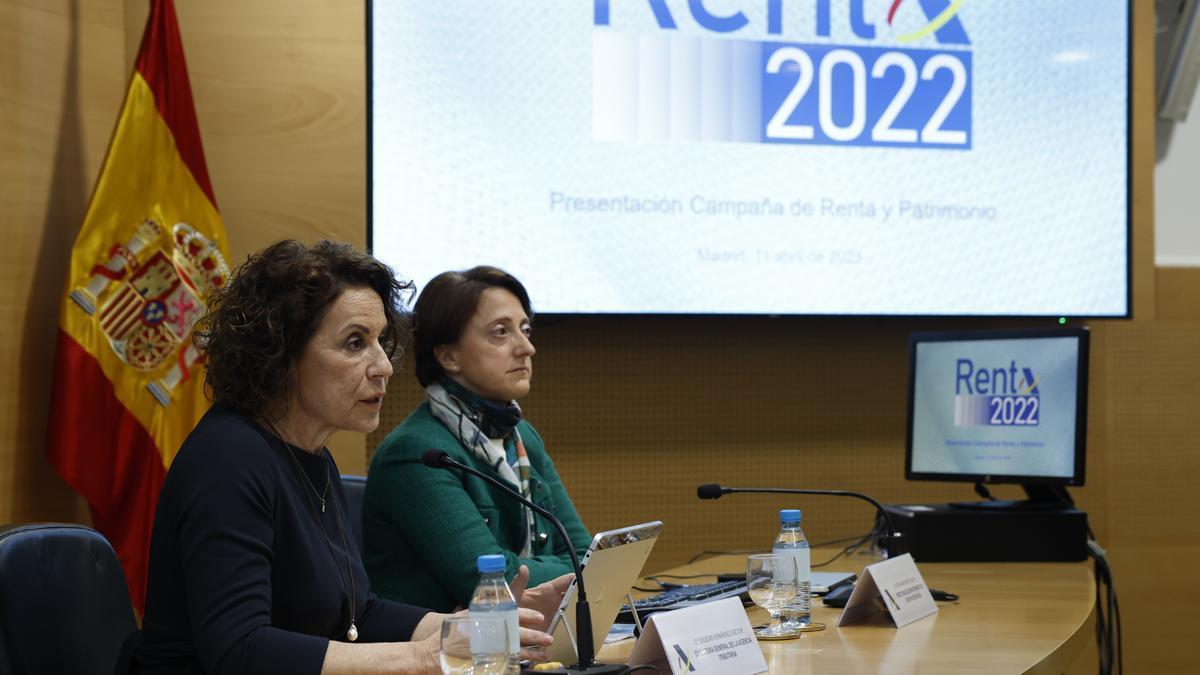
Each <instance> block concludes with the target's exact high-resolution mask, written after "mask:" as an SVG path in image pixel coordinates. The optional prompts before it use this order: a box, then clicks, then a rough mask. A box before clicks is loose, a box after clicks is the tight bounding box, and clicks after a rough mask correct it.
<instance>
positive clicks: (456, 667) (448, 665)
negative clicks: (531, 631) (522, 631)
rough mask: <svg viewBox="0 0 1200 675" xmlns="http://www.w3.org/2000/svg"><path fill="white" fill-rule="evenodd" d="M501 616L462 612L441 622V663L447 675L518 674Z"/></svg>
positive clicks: (506, 624) (514, 655)
mask: <svg viewBox="0 0 1200 675" xmlns="http://www.w3.org/2000/svg"><path fill="white" fill-rule="evenodd" d="M515 657H516V654H510V652H509V644H508V622H507V621H506V620H505V618H504V617H502V616H491V615H488V614H478V613H477V614H470V613H469V612H461V613H458V614H454V615H451V616H448V617H446V618H445V619H443V620H442V650H441V656H440V660H441V663H442V672H443V673H444V674H445V675H507V674H508V673H515V672H517V660H516V658H515Z"/></svg>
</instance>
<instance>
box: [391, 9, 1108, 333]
mask: <svg viewBox="0 0 1200 675" xmlns="http://www.w3.org/2000/svg"><path fill="white" fill-rule="evenodd" d="M370 6H371V7H372V11H373V15H372V17H371V25H372V30H371V36H370V39H371V59H372V77H373V81H372V85H371V95H372V100H371V115H372V137H371V152H372V161H371V168H372V180H371V187H372V200H371V202H372V203H371V209H372V223H371V227H372V247H373V250H374V252H375V254H376V255H378V256H379V257H380V258H382V259H383V260H384V261H386V262H387V263H389V264H390V265H392V266H393V267H395V268H396V270H397V271H398V272H399V273H400V274H401V275H403V276H406V277H410V278H412V279H413V280H414V281H416V282H417V284H418V286H419V287H420V286H423V285H424V283H425V282H426V281H428V280H429V278H430V277H432V276H433V275H435V274H437V273H439V272H441V271H444V270H447V269H460V268H464V267H469V266H473V265H476V264H481V263H488V264H494V265H498V266H500V267H503V268H505V269H508V270H509V271H511V272H513V273H514V274H516V275H517V276H518V277H519V278H520V279H521V280H522V281H524V282H525V283H526V285H527V286H528V287H529V289H530V293H531V295H532V297H533V300H534V305H535V308H536V309H537V310H538V311H541V312H555V313H559V312H561V313H621V314H626V313H658V314H663V313H668V314H669V313H686V314H705V313H717V314H897V315H1072V316H1119V315H1124V314H1126V313H1127V311H1128V307H1127V296H1128V292H1127V283H1128V282H1127V273H1128V272H1127V260H1128V253H1127V246H1128V227H1127V210H1128V209H1127V200H1128V186H1127V183H1128V176H1127V168H1128V163H1127V119H1128V116H1127V103H1128V100H1127V48H1126V46H1127V40H1128V36H1127V32H1128V17H1127V2H1124V1H1117V0H1097V1H1095V2H1089V3H1087V4H1086V9H1083V8H1082V6H1081V5H1079V4H1078V3H1070V2H1046V3H1032V4H1031V3H1009V2H991V1H986V0H841V1H839V0H522V1H521V2H480V1H479V0H438V1H437V2H418V1H416V0H412V1H396V2H375V3H371V5H370Z"/></svg>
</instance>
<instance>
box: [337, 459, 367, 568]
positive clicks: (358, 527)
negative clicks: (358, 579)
mask: <svg viewBox="0 0 1200 675" xmlns="http://www.w3.org/2000/svg"><path fill="white" fill-rule="evenodd" d="M342 489H343V490H345V492H346V504H347V505H348V507H349V512H348V513H347V514H346V518H347V519H348V520H349V521H350V531H351V532H353V533H354V543H355V544H357V545H358V555H360V556H366V552H365V551H364V550H363V532H362V512H363V496H364V495H365V494H366V491H367V477H366V476H352V475H350V474H346V473H344V474H342Z"/></svg>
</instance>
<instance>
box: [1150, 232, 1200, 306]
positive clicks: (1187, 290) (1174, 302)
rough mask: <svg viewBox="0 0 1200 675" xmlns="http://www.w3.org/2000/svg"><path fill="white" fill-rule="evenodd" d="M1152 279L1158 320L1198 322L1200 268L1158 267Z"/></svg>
mask: <svg viewBox="0 0 1200 675" xmlns="http://www.w3.org/2000/svg"><path fill="white" fill-rule="evenodd" d="M1197 226H1198V227H1200V220H1197ZM1154 278H1155V281H1154V285H1155V296H1156V298H1157V300H1156V302H1155V304H1156V305H1157V306H1158V317H1159V318H1160V319H1165V320H1172V319H1188V320H1193V321H1194V320H1200V291H1198V290H1197V289H1200V267H1159V268H1158V269H1157V270H1155V275H1154Z"/></svg>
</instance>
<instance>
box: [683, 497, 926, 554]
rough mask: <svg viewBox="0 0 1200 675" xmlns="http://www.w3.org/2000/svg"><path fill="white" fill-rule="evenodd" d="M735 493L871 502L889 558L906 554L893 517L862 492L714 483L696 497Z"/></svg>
mask: <svg viewBox="0 0 1200 675" xmlns="http://www.w3.org/2000/svg"><path fill="white" fill-rule="evenodd" d="M735 492H748V493H754V494H784V495H828V496H833V497H854V498H855V499H861V500H863V501H866V502H870V504H871V505H872V506H874V507H875V510H876V512H878V514H879V515H880V516H882V517H883V523H884V526H885V527H887V545H886V546H885V547H884V550H885V551H886V552H887V554H888V555H889V556H893V555H899V554H901V553H904V549H906V548H907V546H906V545H905V543H904V540H903V538H902V537H901V536H900V533H899V532H898V531H896V528H895V527H894V526H893V525H892V517H891V516H890V515H888V512H887V510H886V509H884V508H883V505H882V504H880V503H879V502H877V501H875V500H874V499H872V498H871V497H868V496H867V495H864V494H863V493H861V492H853V491H850V490H816V489H802V488H737V487H724V486H722V485H717V484H714V483H709V484H706V485H701V486H700V487H698V488H696V496H698V497H700V499H720V498H721V497H722V496H724V495H727V494H732V493H735Z"/></svg>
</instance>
